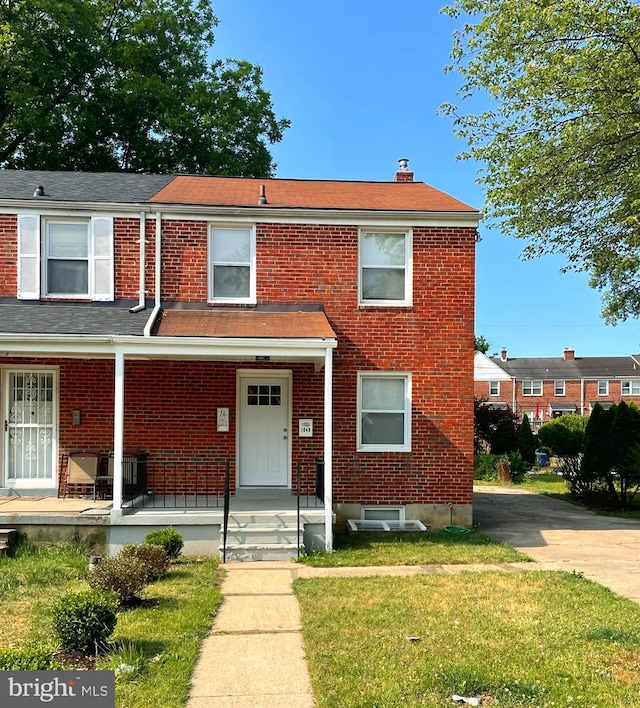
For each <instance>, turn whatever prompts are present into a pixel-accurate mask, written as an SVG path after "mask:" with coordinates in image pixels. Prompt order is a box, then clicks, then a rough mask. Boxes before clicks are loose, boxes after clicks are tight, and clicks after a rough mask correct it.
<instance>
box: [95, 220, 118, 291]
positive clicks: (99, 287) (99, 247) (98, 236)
mask: <svg viewBox="0 0 640 708" xmlns="http://www.w3.org/2000/svg"><path fill="white" fill-rule="evenodd" d="M91 244H92V251H93V260H92V266H91V267H92V269H93V273H92V276H93V277H92V282H93V285H92V293H91V296H92V299H93V300H113V297H114V296H113V218H112V217H109V216H94V217H92V218H91Z"/></svg>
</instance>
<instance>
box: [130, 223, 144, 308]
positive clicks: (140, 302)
mask: <svg viewBox="0 0 640 708" xmlns="http://www.w3.org/2000/svg"><path fill="white" fill-rule="evenodd" d="M146 243H147V239H146V215H145V213H144V212H143V211H141V212H140V289H139V290H138V304H137V305H136V306H135V307H132V308H131V309H130V310H129V312H132V313H133V312H140V311H141V310H144V308H145V307H146V302H145V300H146V298H145V295H146V290H145V287H144V285H145V283H144V266H145V244H146Z"/></svg>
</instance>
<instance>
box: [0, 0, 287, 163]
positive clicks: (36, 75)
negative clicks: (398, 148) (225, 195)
mask: <svg viewBox="0 0 640 708" xmlns="http://www.w3.org/2000/svg"><path fill="white" fill-rule="evenodd" d="M216 23H217V20H216V18H215V15H214V14H213V11H212V9H211V6H210V3H209V1H208V0H0V165H2V166H5V167H18V168H32V169H35V168H39V169H84V170H105V171H114V170H127V171H147V172H171V171H173V172H204V173H210V174H212V173H215V174H228V175H249V176H269V175H270V174H271V173H272V172H273V167H274V166H273V162H272V159H271V154H270V152H269V149H268V145H269V144H271V143H275V142H278V141H279V140H281V139H282V134H283V131H284V130H285V128H286V127H287V126H288V124H289V123H288V121H287V120H285V119H278V118H277V117H276V115H275V113H274V111H273V107H272V103H271V96H270V94H269V93H268V92H267V91H265V89H264V88H263V87H262V73H261V69H260V68H259V67H257V66H254V65H252V64H250V63H248V62H245V61H235V60H220V59H218V60H214V61H213V62H210V61H209V59H208V53H209V51H210V50H211V48H212V46H213V42H214V35H213V29H214V27H215V25H216Z"/></svg>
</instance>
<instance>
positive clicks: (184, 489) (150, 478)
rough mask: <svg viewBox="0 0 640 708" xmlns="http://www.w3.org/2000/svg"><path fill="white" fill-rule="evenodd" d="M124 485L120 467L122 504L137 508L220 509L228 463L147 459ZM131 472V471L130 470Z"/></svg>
mask: <svg viewBox="0 0 640 708" xmlns="http://www.w3.org/2000/svg"><path fill="white" fill-rule="evenodd" d="M135 469H136V472H137V476H136V477H135V479H133V478H132V480H131V483H130V484H127V481H126V479H127V474H128V472H127V465H126V463H123V484H124V487H123V490H124V492H125V494H124V495H123V501H125V502H130V503H131V505H132V506H135V507H136V508H143V509H146V508H154V509H155V508H161V509H191V508H208V509H219V508H221V507H222V506H223V505H224V503H225V493H226V492H227V491H228V484H229V481H228V476H229V460H197V461H194V460H192V461H188V460H186V461H177V460H159V459H154V458H151V459H146V458H145V460H144V466H142V465H141V464H140V463H138V464H137V465H136V468H135ZM132 470H133V467H132Z"/></svg>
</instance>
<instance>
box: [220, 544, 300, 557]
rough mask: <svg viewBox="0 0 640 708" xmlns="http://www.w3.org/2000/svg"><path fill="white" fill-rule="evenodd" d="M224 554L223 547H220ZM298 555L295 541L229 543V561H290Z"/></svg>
mask: <svg viewBox="0 0 640 708" xmlns="http://www.w3.org/2000/svg"><path fill="white" fill-rule="evenodd" d="M220 554H221V555H222V547H220ZM297 555H298V547H297V546H296V544H295V543H282V544H273V545H269V544H252V543H234V544H229V543H227V561H246V562H251V561H273V560H282V561H288V560H291V559H292V558H295V557H296V556H297Z"/></svg>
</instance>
